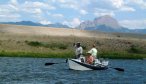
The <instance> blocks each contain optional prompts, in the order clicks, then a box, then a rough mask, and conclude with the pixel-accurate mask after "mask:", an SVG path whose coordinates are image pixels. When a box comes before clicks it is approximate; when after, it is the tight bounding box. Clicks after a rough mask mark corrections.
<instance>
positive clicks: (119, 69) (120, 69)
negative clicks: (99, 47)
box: [114, 68, 125, 72]
mask: <svg viewBox="0 0 146 84" xmlns="http://www.w3.org/2000/svg"><path fill="white" fill-rule="evenodd" d="M114 69H115V70H118V71H123V72H124V71H125V70H124V69H122V68H114Z"/></svg>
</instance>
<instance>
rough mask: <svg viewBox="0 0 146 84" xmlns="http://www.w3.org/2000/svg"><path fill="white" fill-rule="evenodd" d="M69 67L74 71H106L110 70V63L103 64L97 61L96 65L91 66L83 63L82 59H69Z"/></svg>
mask: <svg viewBox="0 0 146 84" xmlns="http://www.w3.org/2000/svg"><path fill="white" fill-rule="evenodd" d="M68 65H69V68H70V69H73V70H104V69H107V68H108V61H105V62H102V63H101V62H99V61H96V64H95V65H90V64H87V63H83V62H81V60H80V59H68Z"/></svg>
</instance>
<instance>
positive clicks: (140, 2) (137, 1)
mask: <svg viewBox="0 0 146 84" xmlns="http://www.w3.org/2000/svg"><path fill="white" fill-rule="evenodd" d="M127 3H128V4H131V5H136V6H138V7H140V8H142V9H146V1H144V0H127Z"/></svg>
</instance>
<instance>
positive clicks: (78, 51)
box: [74, 42, 83, 59]
mask: <svg viewBox="0 0 146 84" xmlns="http://www.w3.org/2000/svg"><path fill="white" fill-rule="evenodd" d="M74 47H75V48H76V49H75V55H76V56H75V58H76V59H77V58H80V56H81V55H82V54H83V48H82V47H81V43H79V42H78V43H76V44H74Z"/></svg>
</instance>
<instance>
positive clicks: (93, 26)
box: [78, 15, 146, 34]
mask: <svg viewBox="0 0 146 84" xmlns="http://www.w3.org/2000/svg"><path fill="white" fill-rule="evenodd" d="M78 28H79V29H84V30H93V31H94V30H100V31H104V32H122V33H144V34H146V29H135V30H130V29H128V28H125V27H122V26H121V25H120V24H119V23H118V21H117V20H116V19H114V18H113V17H111V16H109V15H105V16H101V17H98V18H95V19H94V20H93V21H89V20H88V21H85V22H82V23H81V24H80V25H79V26H78Z"/></svg>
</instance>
